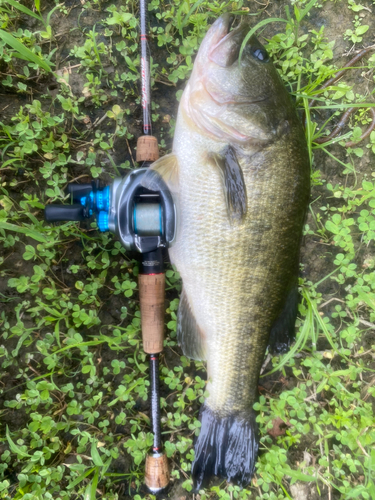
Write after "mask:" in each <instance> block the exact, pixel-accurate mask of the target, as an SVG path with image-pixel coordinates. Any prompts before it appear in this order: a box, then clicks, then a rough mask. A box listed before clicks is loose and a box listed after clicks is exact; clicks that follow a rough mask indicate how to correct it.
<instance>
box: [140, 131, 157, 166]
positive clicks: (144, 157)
mask: <svg viewBox="0 0 375 500" xmlns="http://www.w3.org/2000/svg"><path fill="white" fill-rule="evenodd" d="M158 158H159V146H158V141H157V139H156V137H154V136H152V135H142V136H141V137H139V138H138V141H137V154H136V158H135V159H136V160H137V162H142V161H150V162H153V161H156V160H157V159H158Z"/></svg>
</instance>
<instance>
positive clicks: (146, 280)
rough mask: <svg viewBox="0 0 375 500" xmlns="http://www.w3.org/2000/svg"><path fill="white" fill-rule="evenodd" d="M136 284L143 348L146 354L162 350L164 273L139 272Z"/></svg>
mask: <svg viewBox="0 0 375 500" xmlns="http://www.w3.org/2000/svg"><path fill="white" fill-rule="evenodd" d="M138 286H139V301H140V306H141V327H142V340H143V350H144V352H146V353H147V354H158V353H159V352H161V351H162V350H163V341H164V290H165V274H164V273H161V274H140V275H139V276H138Z"/></svg>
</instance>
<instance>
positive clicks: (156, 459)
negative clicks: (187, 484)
mask: <svg viewBox="0 0 375 500" xmlns="http://www.w3.org/2000/svg"><path fill="white" fill-rule="evenodd" d="M169 478H170V475H169V467H168V460H167V456H166V455H164V454H160V455H147V457H146V470H145V483H146V486H147V488H148V489H149V490H150V491H151V493H157V492H159V491H161V490H163V489H164V488H166V487H167V486H168V484H169Z"/></svg>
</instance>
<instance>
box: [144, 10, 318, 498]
mask: <svg viewBox="0 0 375 500" xmlns="http://www.w3.org/2000/svg"><path fill="white" fill-rule="evenodd" d="M230 24H231V21H230V18H229V16H227V15H225V16H222V17H221V18H219V19H218V20H217V21H216V22H215V23H214V24H213V25H212V26H211V28H210V30H209V31H208V33H207V35H206V37H205V39H204V40H203V42H202V44H201V47H200V49H199V52H198V54H197V57H196V60H195V63H194V69H193V72H192V75H191V77H190V80H189V82H188V84H187V86H186V89H185V91H184V94H183V96H182V99H181V102H180V107H179V112H178V119H177V124H176V131H175V137H174V143H173V152H172V154H171V155H168V156H166V157H164V158H161V159H160V160H158V161H157V162H156V163H155V164H154V165H153V166H152V170H154V171H156V172H158V173H159V174H160V175H162V176H163V178H164V180H165V181H166V183H167V185H168V187H169V188H170V190H171V191H172V193H173V194H174V196H175V199H176V203H177V206H178V234H177V239H176V243H175V245H174V246H173V247H172V248H171V249H170V251H169V253H170V258H171V261H172V263H173V264H175V265H176V267H177V270H178V271H179V273H180V275H181V278H182V282H183V292H182V295H181V300H180V308H179V313H178V339H179V342H180V344H181V346H182V349H183V352H184V354H185V355H187V356H189V357H192V358H194V359H202V360H206V362H207V370H208V385H207V391H208V393H209V396H208V398H207V399H206V401H205V403H204V405H203V407H202V409H201V423H202V427H201V433H200V435H199V437H198V439H197V441H196V443H195V461H194V463H193V467H192V474H193V478H194V482H195V488H196V490H199V489H200V488H201V487H202V486H205V485H206V484H207V482H208V480H209V478H210V477H211V476H212V475H218V476H221V477H224V478H226V479H228V481H234V482H236V483H238V484H241V485H245V484H247V483H248V482H249V481H250V479H251V476H252V473H253V470H254V466H255V461H256V456H257V451H258V439H259V438H258V431H257V425H256V421H255V419H256V415H255V412H254V410H253V404H254V402H255V401H256V398H257V387H258V378H259V372H260V369H261V366H262V363H263V360H264V354H265V351H266V348H267V345H269V343H270V346H271V348H273V350H281V349H282V348H284V347H287V346H288V345H289V344H290V342H291V338H292V337H293V332H294V322H295V316H296V313H297V301H298V294H297V276H298V261H299V248H300V242H301V235H302V227H303V223H304V218H305V213H306V208H307V204H308V199H309V190H310V185H309V179H310V167H309V157H308V152H307V147H306V141H305V136H304V132H303V128H302V125H301V123H300V120H299V118H298V116H297V113H296V110H295V107H294V105H293V102H292V100H291V98H290V96H289V94H288V92H287V90H286V89H285V87H284V84H283V83H282V81H281V78H280V77H279V75H278V73H277V71H276V69H275V68H274V66H273V64H272V62H271V61H270V60H269V58H268V55H267V52H266V50H265V49H264V47H263V46H262V45H261V44H260V43H259V42H258V40H257V39H256V38H255V37H251V38H250V40H249V42H248V43H247V45H246V47H245V50H244V52H243V55H242V58H241V61H240V63H239V61H238V57H239V50H240V46H241V43H242V41H243V39H244V37H245V35H246V32H247V31H248V27H246V26H245V25H240V26H239V27H237V28H236V29H234V30H232V31H230ZM149 179H150V182H149V184H148V186H147V187H152V185H151V184H152V182H151V179H152V177H151V176H149ZM146 184H147V182H146Z"/></svg>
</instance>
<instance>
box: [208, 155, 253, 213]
mask: <svg viewBox="0 0 375 500" xmlns="http://www.w3.org/2000/svg"><path fill="white" fill-rule="evenodd" d="M211 158H212V160H213V161H214V162H215V164H216V166H217V167H218V168H219V170H220V172H221V174H222V179H223V189H224V196H225V202H226V206H227V210H228V216H229V218H230V219H231V220H232V221H233V222H241V221H242V220H243V219H244V218H245V216H246V212H247V192H246V184H245V180H244V176H243V172H242V168H241V166H240V164H239V163H238V160H237V156H236V153H235V150H234V148H233V147H232V146H228V147H227V148H226V149H225V151H224V152H223V153H222V154H220V155H219V154H213V155H211Z"/></svg>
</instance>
